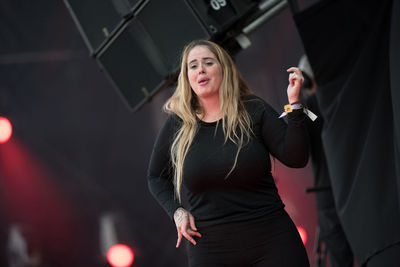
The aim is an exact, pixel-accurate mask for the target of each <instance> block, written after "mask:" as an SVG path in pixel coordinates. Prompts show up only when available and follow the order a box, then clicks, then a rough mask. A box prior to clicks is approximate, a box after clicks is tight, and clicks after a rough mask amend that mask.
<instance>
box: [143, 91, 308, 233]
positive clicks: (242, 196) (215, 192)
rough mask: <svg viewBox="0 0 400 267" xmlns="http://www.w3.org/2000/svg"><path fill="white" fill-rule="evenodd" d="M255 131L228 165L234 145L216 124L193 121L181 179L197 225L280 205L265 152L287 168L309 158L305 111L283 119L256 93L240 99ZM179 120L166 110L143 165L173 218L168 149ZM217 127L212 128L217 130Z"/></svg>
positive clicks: (260, 212)
mask: <svg viewBox="0 0 400 267" xmlns="http://www.w3.org/2000/svg"><path fill="white" fill-rule="evenodd" d="M245 108H246V110H247V112H248V113H249V115H250V118H251V121H252V129H253V132H254V135H253V136H252V137H251V138H250V140H249V142H248V143H247V144H246V145H245V146H244V147H243V148H242V150H241V151H240V154H239V157H238V160H237V165H236V167H235V169H234V170H233V172H232V173H231V174H230V175H229V176H228V177H226V175H227V174H228V172H229V171H230V170H231V168H232V166H233V163H234V159H235V155H236V152H237V146H236V145H235V144H234V143H233V142H232V141H230V140H228V141H227V142H226V143H225V142H224V141H225V138H224V134H223V131H222V127H221V124H222V123H217V122H211V123H207V122H203V121H201V120H199V121H198V123H199V127H198V131H197V133H196V136H195V138H194V140H193V143H192V145H191V147H190V149H189V152H188V154H187V156H186V159H185V161H184V167H183V184H184V186H185V187H186V188H187V197H188V201H189V204H190V206H191V209H190V212H191V213H192V215H193V216H194V218H195V220H196V225H197V226H199V227H201V226H208V225H214V224H219V223H226V222H233V221H243V220H252V219H257V218H261V217H264V216H266V215H269V214H272V213H274V212H277V211H279V210H281V209H283V207H284V205H283V203H282V201H281V199H280V197H279V195H278V192H277V188H276V186H275V182H274V179H273V177H272V175H271V163H270V158H269V154H271V155H272V156H274V157H275V158H277V159H278V160H280V161H281V162H282V163H284V164H285V165H287V166H289V167H304V166H305V165H306V164H307V160H308V145H307V132H306V127H305V125H304V120H305V114H304V113H303V112H302V111H301V110H294V111H293V112H291V113H289V114H288V124H286V122H285V121H284V120H283V119H279V118H278V117H279V115H278V113H277V112H276V111H275V110H274V109H273V108H272V107H271V106H270V105H268V104H267V103H266V102H265V101H264V100H262V99H261V98H259V97H256V96H254V95H253V96H248V97H246V99H245ZM180 123H181V120H180V118H179V117H178V116H176V115H175V114H171V115H169V117H168V118H167V121H166V122H165V124H164V126H163V127H162V129H161V130H160V132H159V134H158V137H157V140H156V143H155V145H154V148H153V152H152V155H151V159H150V164H149V169H148V184H149V189H150V191H151V193H152V194H153V196H154V197H155V198H156V199H157V200H158V202H159V203H160V204H161V206H162V207H163V208H164V209H165V210H166V212H167V213H168V214H169V216H170V217H171V218H172V216H173V214H174V212H175V210H176V209H177V208H178V207H180V206H181V205H180V203H179V202H178V201H177V200H176V199H175V197H174V187H173V183H172V179H173V170H172V165H171V160H170V149H171V144H172V142H173V139H174V137H175V133H176V132H177V130H178V129H179V126H180ZM216 128H217V129H216Z"/></svg>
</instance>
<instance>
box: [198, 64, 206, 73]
mask: <svg viewBox="0 0 400 267" xmlns="http://www.w3.org/2000/svg"><path fill="white" fill-rule="evenodd" d="M201 73H205V70H204V65H203V64H200V67H199V74H201Z"/></svg>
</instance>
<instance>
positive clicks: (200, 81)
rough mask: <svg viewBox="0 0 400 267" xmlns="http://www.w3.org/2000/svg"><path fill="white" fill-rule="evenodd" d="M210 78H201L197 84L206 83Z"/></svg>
mask: <svg viewBox="0 0 400 267" xmlns="http://www.w3.org/2000/svg"><path fill="white" fill-rule="evenodd" d="M209 80H210V79H208V78H201V79H200V80H199V81H198V82H197V83H198V84H199V85H206V84H207V83H208V81H209Z"/></svg>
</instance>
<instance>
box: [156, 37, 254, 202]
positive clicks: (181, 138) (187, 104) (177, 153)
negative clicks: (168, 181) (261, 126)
mask: <svg viewBox="0 0 400 267" xmlns="http://www.w3.org/2000/svg"><path fill="white" fill-rule="evenodd" d="M197 46H205V47H207V48H208V49H209V50H210V51H211V52H212V53H213V54H214V55H215V57H216V59H217V60H218V62H219V63H220V65H221V69H222V81H221V85H220V88H219V99H220V112H221V115H222V129H223V133H224V136H225V142H227V141H228V139H229V140H231V141H232V142H233V143H235V144H236V145H237V147H238V150H237V152H236V156H235V161H234V163H233V166H232V168H231V170H230V171H229V172H228V174H227V175H226V177H225V178H227V177H228V176H229V175H230V174H231V173H232V171H233V170H234V168H235V166H236V163H237V159H238V156H239V152H240V150H241V149H242V147H243V146H244V145H245V137H247V141H248V140H249V138H250V135H251V134H252V130H251V120H250V116H249V114H248V113H247V111H246V109H245V107H244V103H243V97H244V96H246V95H250V94H251V91H250V89H249V88H248V86H247V84H246V82H245V81H244V79H243V78H242V76H241V74H240V72H239V70H238V69H237V68H236V66H235V63H234V62H233V60H232V58H231V57H230V56H229V55H228V53H227V52H226V51H225V50H224V49H222V48H221V47H220V46H219V45H217V44H215V43H213V42H210V41H206V40H198V41H193V42H191V43H189V44H188V45H186V46H185V48H184V50H183V52H182V56H181V70H180V73H179V77H178V84H177V87H176V89H175V92H174V94H173V95H172V96H171V97H170V98H169V99H168V100H167V102H166V103H165V105H164V110H165V111H166V112H168V113H171V112H173V113H175V114H176V115H177V116H178V117H179V118H180V119H181V120H182V124H181V127H180V129H179V130H178V132H177V133H176V136H175V139H174V141H173V143H172V146H171V161H172V166H173V169H174V180H173V182H174V188H175V196H176V197H177V198H178V200H179V201H181V194H180V189H181V185H182V180H183V164H184V161H185V157H186V155H187V153H188V151H189V148H190V146H191V144H192V142H193V139H194V137H195V135H196V132H197V124H198V118H197V115H196V114H199V115H204V109H203V107H202V106H201V105H200V102H199V101H198V99H197V96H196V94H195V93H194V92H193V90H192V88H191V87H190V83H189V80H188V70H187V59H188V54H189V52H190V51H191V50H192V49H193V48H195V47H197Z"/></svg>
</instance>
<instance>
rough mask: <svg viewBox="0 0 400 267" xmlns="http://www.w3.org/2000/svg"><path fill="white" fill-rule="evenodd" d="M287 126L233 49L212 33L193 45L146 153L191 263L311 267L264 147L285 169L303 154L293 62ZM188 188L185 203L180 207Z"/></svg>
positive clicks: (152, 184) (155, 189)
mask: <svg viewBox="0 0 400 267" xmlns="http://www.w3.org/2000/svg"><path fill="white" fill-rule="evenodd" d="M288 72H291V74H290V75H289V86H288V88H287V94H288V100H289V103H291V104H292V110H291V109H287V115H288V116H287V117H288V124H286V123H285V122H284V121H283V119H279V118H278V117H279V115H278V114H277V113H276V112H275V111H274V110H273V109H272V108H271V107H270V106H269V105H268V104H267V103H265V102H264V101H263V100H262V99H260V98H259V97H257V96H255V95H253V94H252V93H251V91H250V90H249V88H248V87H247V85H246V83H245V81H244V80H243V78H242V77H241V75H240V73H239V71H238V70H237V68H236V66H235V64H234V63H233V61H232V59H231V58H230V56H229V55H228V54H227V53H226V52H225V51H224V50H223V49H222V48H221V47H219V46H218V45H217V44H215V43H212V42H210V41H204V40H200V41H194V42H191V43H189V44H188V45H187V46H186V47H185V49H184V51H183V54H182V62H181V72H180V75H179V78H178V85H177V88H176V90H175V93H174V94H173V96H172V97H171V98H170V99H169V100H168V101H167V103H166V105H165V107H164V108H165V109H166V111H167V112H169V113H170V115H169V117H168V119H167V121H166V123H165V124H164V126H163V127H162V129H161V131H160V133H159V135H158V137H157V141H156V143H155V146H154V149H153V153H152V155H151V159H150V165H149V171H148V182H149V188H150V191H151V192H152V194H153V195H154V197H155V198H156V199H157V200H158V202H159V203H160V204H161V205H162V207H163V208H164V209H165V210H166V211H167V213H168V214H169V215H170V216H171V217H172V218H173V219H174V222H175V224H176V228H177V232H178V241H177V244H176V247H179V245H180V243H181V241H182V238H183V237H184V238H185V239H187V240H188V241H190V243H188V246H187V251H188V258H189V265H190V266H191V267H194V266H207V267H213V266H215V267H217V266H259V267H261V266H279V267H286V266H287V267H292V266H293V267H295V266H296V267H297V266H299V267H303V266H309V263H308V259H307V255H306V252H305V249H304V246H303V244H302V242H301V239H300V237H299V234H298V232H297V230H296V227H295V226H294V224H293V222H292V221H291V219H290V217H289V216H288V214H287V213H286V212H285V210H284V205H283V203H282V201H281V199H280V197H279V195H278V192H277V189H276V186H275V183H274V179H273V177H272V175H271V164H270V158H269V154H271V155H272V156H274V157H276V158H277V159H279V160H280V161H281V162H283V163H284V164H286V165H287V166H290V167H304V166H305V165H306V163H307V160H308V148H307V133H306V130H305V127H304V125H303V124H304V123H303V122H304V119H305V114H304V113H303V111H302V110H301V105H300V104H299V103H298V101H299V92H300V87H301V83H302V81H303V77H302V75H301V72H300V70H299V69H297V68H290V69H288ZM182 185H184V186H185V187H186V189H187V198H188V202H189V204H190V206H191V207H190V211H189V210H187V209H186V208H184V207H183V206H182V205H181V194H180V192H181V187H182Z"/></svg>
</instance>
